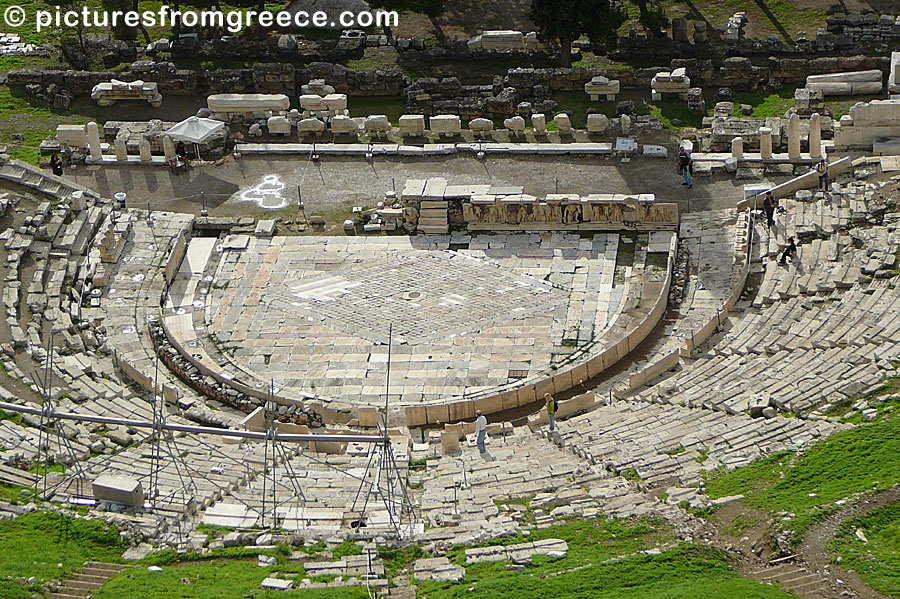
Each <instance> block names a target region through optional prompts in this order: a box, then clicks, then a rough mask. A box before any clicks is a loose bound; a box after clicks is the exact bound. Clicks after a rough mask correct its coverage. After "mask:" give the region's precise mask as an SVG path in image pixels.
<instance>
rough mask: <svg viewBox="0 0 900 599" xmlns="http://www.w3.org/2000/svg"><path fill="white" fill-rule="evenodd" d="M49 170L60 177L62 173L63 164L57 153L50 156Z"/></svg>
mask: <svg viewBox="0 0 900 599" xmlns="http://www.w3.org/2000/svg"><path fill="white" fill-rule="evenodd" d="M50 170H51V171H52V172H53V174H54V175H56V176H57V177H61V176H62V174H63V164H62V158H60V157H59V154H54V155H53V156H51V157H50Z"/></svg>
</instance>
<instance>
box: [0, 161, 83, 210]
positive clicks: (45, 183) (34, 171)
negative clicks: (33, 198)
mask: <svg viewBox="0 0 900 599" xmlns="http://www.w3.org/2000/svg"><path fill="white" fill-rule="evenodd" d="M0 179H5V180H7V181H11V182H13V183H18V184H19V185H24V186H26V187H30V188H31V189H33V190H35V191H38V192H40V193H43V194H46V195H48V196H51V197H53V198H55V199H56V200H59V201H63V200H66V199H68V198H69V197H71V196H72V193H73V192H75V191H81V192H82V193H83V194H84V197H86V198H87V197H92V198H99V197H100V195H99V194H98V193H97V192H95V191H93V190H90V189H88V188H86V187H83V186H81V185H78V184H77V183H75V182H73V181H70V180H68V179H66V178H64V177H57V176H56V175H53V174H51V173H48V172H46V171H44V170H42V169H40V168H38V167H36V166H33V165H31V164H28V163H26V162H22V161H20V160H9V161H7V162H6V163H4V164H2V166H0Z"/></svg>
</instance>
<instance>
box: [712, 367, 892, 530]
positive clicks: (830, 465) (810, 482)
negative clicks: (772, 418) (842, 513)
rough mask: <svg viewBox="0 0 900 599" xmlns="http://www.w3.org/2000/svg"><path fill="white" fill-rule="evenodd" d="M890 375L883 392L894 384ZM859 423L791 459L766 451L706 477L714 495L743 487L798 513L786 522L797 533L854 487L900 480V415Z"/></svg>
mask: <svg viewBox="0 0 900 599" xmlns="http://www.w3.org/2000/svg"><path fill="white" fill-rule="evenodd" d="M897 385H898V379H896V378H895V379H890V381H889V385H888V387H887V388H886V389H884V390H882V391H881V393H888V392H892V391H895V390H896V386H897ZM895 414H896V410H892V411H890V412H882V417H883V419H882V420H879V421H877V422H875V423H872V424H861V425H859V426H857V427H856V428H853V429H850V430H847V431H843V432H840V433H837V434H835V435H833V436H831V437H829V438H828V439H825V440H824V441H822V442H820V443H818V444H816V445H814V446H813V447H811V448H810V449H809V450H807V451H806V452H805V453H803V454H802V455H800V456H799V457H797V458H796V459H794V460H793V461H792V459H791V458H793V455H792V454H790V453H782V454H776V455H774V456H770V457H767V458H765V459H762V460H759V461H757V462H754V463H753V464H750V465H749V466H746V467H744V468H739V469H737V470H735V471H733V472H728V473H720V474H718V475H713V476H712V477H710V479H709V480H708V481H707V486H706V490H707V493H708V494H709V496H710V497H724V496H727V495H735V494H739V493H742V494H744V495H745V496H746V501H747V502H748V503H749V504H750V505H752V506H753V507H756V508H759V509H764V510H767V511H770V512H788V513H790V514H794V517H792V518H791V519H790V520H787V521H786V522H785V525H786V526H787V527H788V528H789V529H792V530H794V531H796V532H798V533H801V532H803V531H804V530H806V528H807V527H808V526H809V525H810V524H812V523H813V522H815V521H816V520H817V519H818V518H820V517H822V516H823V515H824V514H826V513H828V511H830V510H833V509H834V507H835V506H834V502H835V501H837V500H839V499H843V498H846V497H849V496H851V495H853V494H854V493H865V492H868V491H872V490H879V489H887V488H891V487H894V486H896V485H897V484H900V416H898V415H895Z"/></svg>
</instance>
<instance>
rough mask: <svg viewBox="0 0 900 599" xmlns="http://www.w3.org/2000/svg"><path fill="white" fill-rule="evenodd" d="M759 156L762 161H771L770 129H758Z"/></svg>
mask: <svg viewBox="0 0 900 599" xmlns="http://www.w3.org/2000/svg"><path fill="white" fill-rule="evenodd" d="M759 155H760V157H761V158H762V159H763V160H771V159H772V128H771V127H760V128H759Z"/></svg>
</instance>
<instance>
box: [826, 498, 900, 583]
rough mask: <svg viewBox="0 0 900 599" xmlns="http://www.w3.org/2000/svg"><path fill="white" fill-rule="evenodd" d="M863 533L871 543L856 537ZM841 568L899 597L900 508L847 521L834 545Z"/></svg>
mask: <svg viewBox="0 0 900 599" xmlns="http://www.w3.org/2000/svg"><path fill="white" fill-rule="evenodd" d="M856 529H862V531H863V532H864V533H865V536H866V540H867V541H868V543H865V542H863V541H862V540H861V539H859V538H858V537H857V536H856ZM831 551H832V554H833V555H835V556H840V557H841V558H843V559H842V560H841V565H842V566H844V567H845V568H850V569H852V570H855V571H856V572H857V573H858V574H859V575H860V576H862V578H863V580H865V581H866V582H867V583H868V584H869V586H871V587H872V588H874V589H875V590H877V591H880V592H882V593H884V594H885V595H889V596H891V597H900V505H898V504H893V505H888V506H885V507H882V508H879V509H877V510H873V511H872V512H869V513H868V514H866V515H865V516H860V517H857V518H852V519H850V520H845V521H844V522H843V523H842V524H841V525H840V527H839V528H838V531H837V533H835V535H834V540H833V541H832V544H831Z"/></svg>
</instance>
